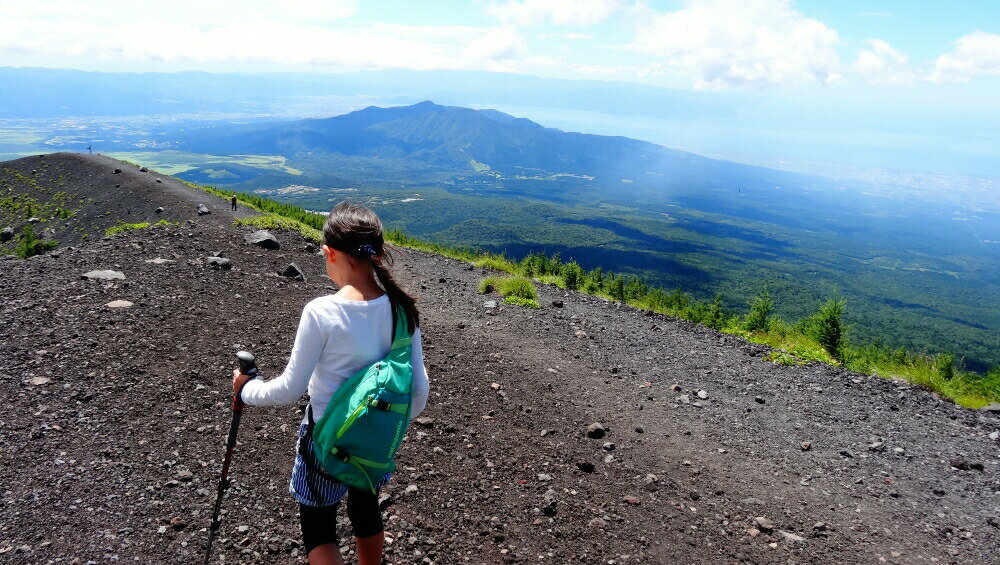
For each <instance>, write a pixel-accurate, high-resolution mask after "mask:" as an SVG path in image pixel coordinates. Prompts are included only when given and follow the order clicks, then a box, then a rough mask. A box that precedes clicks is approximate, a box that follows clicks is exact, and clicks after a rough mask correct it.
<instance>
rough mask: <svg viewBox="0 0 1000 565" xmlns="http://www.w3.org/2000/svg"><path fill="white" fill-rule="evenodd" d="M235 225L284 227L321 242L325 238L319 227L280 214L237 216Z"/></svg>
mask: <svg viewBox="0 0 1000 565" xmlns="http://www.w3.org/2000/svg"><path fill="white" fill-rule="evenodd" d="M233 225H237V226H253V227H256V228H260V229H283V230H294V231H297V232H299V233H300V234H302V237H304V238H306V239H308V240H310V241H314V242H316V243H319V242H320V241H322V239H323V234H322V232H320V231H319V230H318V229H316V228H314V227H312V226H308V225H306V224H304V223H302V222H300V221H298V220H293V219H291V218H286V217H284V216H279V215H278V214H264V215H262V216H248V217H246V218H237V219H236V220H235V221H234V222H233Z"/></svg>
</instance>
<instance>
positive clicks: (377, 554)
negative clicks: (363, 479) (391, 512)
mask: <svg viewBox="0 0 1000 565" xmlns="http://www.w3.org/2000/svg"><path fill="white" fill-rule="evenodd" d="M347 516H348V517H349V518H350V519H351V528H352V529H353V530H354V538H355V540H356V541H357V543H358V563H359V564H360V565H379V564H380V563H382V545H383V543H384V541H385V531H383V529H382V511H381V510H380V509H379V507H378V493H375V494H372V493H371V492H370V491H367V490H362V489H356V488H353V487H352V488H350V489H349V490H348V491H347Z"/></svg>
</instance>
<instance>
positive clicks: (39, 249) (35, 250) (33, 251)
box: [14, 224, 59, 259]
mask: <svg viewBox="0 0 1000 565" xmlns="http://www.w3.org/2000/svg"><path fill="white" fill-rule="evenodd" d="M58 245H59V242H58V241H55V240H52V239H38V238H36V237H35V229H34V228H33V227H31V224H28V225H26V226H24V228H22V229H21V233H20V234H19V235H18V237H17V245H16V246H15V247H14V254H15V255H17V256H18V257H20V258H21V259H27V258H28V257H34V256H35V255H41V254H42V253H45V252H47V251H51V250H53V249H55V248H56V247H57V246H58Z"/></svg>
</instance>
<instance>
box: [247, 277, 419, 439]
mask: <svg viewBox="0 0 1000 565" xmlns="http://www.w3.org/2000/svg"><path fill="white" fill-rule="evenodd" d="M393 323H394V320H393V318H392V316H391V315H390V302H389V296H388V295H385V294H383V295H382V296H380V297H378V298H376V299H374V300H348V299H346V298H341V297H338V296H333V295H327V296H321V297H319V298H316V299H314V300H313V301H311V302H309V303H308V304H306V306H305V308H303V309H302V318H301V319H300V320H299V329H298V331H297V332H296V334H295V345H293V346H292V355H291V357H289V359H288V365H287V366H285V370H284V372H283V373H281V375H280V376H278V377H277V378H274V379H271V380H269V381H262V380H260V379H252V380H250V381H247V383H246V385H244V386H243V390H242V392H241V393H240V397H241V398H242V399H243V402H244V403H246V404H248V405H251V406H279V405H282V404H293V403H295V401H296V400H298V399H299V397H301V396H302V393H303V392H306V390H307V389H308V391H309V399H310V402H311V403H312V410H313V417H314V418H315V419H316V420H317V421H318V420H319V419H320V418H322V417H323V412H324V411H325V410H326V405H327V404H328V403H329V402H330V398H331V397H332V396H333V393H334V392H336V391H337V388H339V387H340V385H341V384H342V383H343V382H344V381H346V380H347V379H349V378H350V377H351V376H353V375H354V374H355V373H357V372H358V371H360V370H361V369H363V368H365V367H367V366H368V365H371V364H372V363H374V362H376V361H378V360H380V359H382V358H383V357H385V355H386V353H388V352H389V347H390V346H391V345H392V344H391V339H392V325H393ZM428 388H429V385H428V381H427V369H426V368H425V367H424V354H423V349H422V347H421V344H420V328H417V329H416V330H415V331H414V332H413V390H412V400H411V407H410V417H411V418H415V417H416V416H417V414H419V413H420V412H421V411H422V410H423V409H424V406H425V405H426V404H427V393H428Z"/></svg>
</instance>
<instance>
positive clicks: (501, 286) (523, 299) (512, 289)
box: [479, 276, 540, 308]
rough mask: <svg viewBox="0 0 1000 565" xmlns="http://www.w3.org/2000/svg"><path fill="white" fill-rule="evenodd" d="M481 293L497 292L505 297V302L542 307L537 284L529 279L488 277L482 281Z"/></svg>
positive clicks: (529, 306) (480, 285)
mask: <svg viewBox="0 0 1000 565" xmlns="http://www.w3.org/2000/svg"><path fill="white" fill-rule="evenodd" d="M479 292H480V293H482V294H489V293H491V292H496V293H497V294H499V295H500V296H502V297H503V300H504V302H507V303H510V304H516V305H518V306H526V307H528V308H539V307H540V306H539V305H538V292H537V291H536V290H535V284H534V283H533V282H531V279H529V278H527V277H519V276H514V277H487V278H485V279H483V280H482V281H480V283H479Z"/></svg>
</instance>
